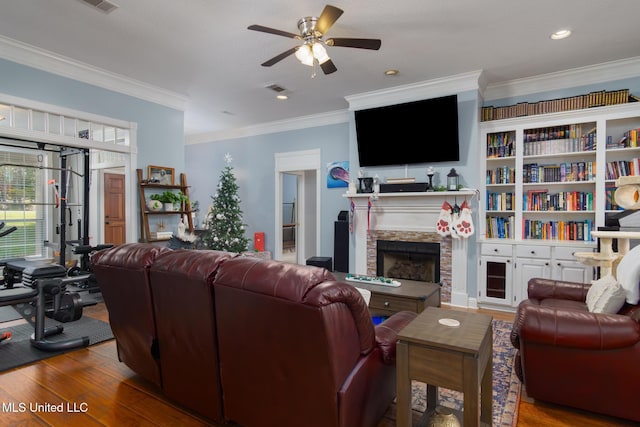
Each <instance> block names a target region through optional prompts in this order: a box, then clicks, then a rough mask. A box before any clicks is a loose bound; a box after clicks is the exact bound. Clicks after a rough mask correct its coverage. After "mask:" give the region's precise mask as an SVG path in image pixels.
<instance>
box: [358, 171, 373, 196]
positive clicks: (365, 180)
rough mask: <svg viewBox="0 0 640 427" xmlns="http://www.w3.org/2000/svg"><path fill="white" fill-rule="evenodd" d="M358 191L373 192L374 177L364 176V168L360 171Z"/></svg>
mask: <svg viewBox="0 0 640 427" xmlns="http://www.w3.org/2000/svg"><path fill="white" fill-rule="evenodd" d="M358 193H373V178H371V177H365V176H364V168H361V169H360V170H359V171H358Z"/></svg>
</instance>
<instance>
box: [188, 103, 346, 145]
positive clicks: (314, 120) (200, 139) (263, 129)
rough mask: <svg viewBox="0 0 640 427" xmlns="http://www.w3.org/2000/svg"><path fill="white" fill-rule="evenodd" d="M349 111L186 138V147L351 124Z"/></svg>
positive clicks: (332, 112)
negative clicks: (317, 127)
mask: <svg viewBox="0 0 640 427" xmlns="http://www.w3.org/2000/svg"><path fill="white" fill-rule="evenodd" d="M349 117H350V113H349V111H348V110H339V111H331V112H328V113H321V114H313V115H310V116H303V117H296V118H293V119H287V120H278V121H274V122H267V123H261V124H258V125H253V126H246V127H242V128H235V129H228V130H223V131H219V132H208V133H203V134H197V135H191V136H185V141H184V143H185V145H189V144H201V143H206V142H216V141H223V140H227V139H236V138H244V137H249V136H256V135H265V134H269V133H277V132H285V131H291V130H299V129H308V128H312V127H316V126H327V125H334V124H338V123H347V122H349Z"/></svg>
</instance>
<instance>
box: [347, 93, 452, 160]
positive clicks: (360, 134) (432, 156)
mask: <svg viewBox="0 0 640 427" xmlns="http://www.w3.org/2000/svg"><path fill="white" fill-rule="evenodd" d="M355 123H356V135H357V144H358V159H359V160H360V166H361V167H365V166H391V165H407V164H416V163H436V162H450V161H458V160H460V148H459V142H458V96H457V95H449V96H443V97H440V98H432V99H425V100H421V101H413V102H407V103H404V104H396V105H389V106H384V107H376V108H369V109H366V110H358V111H356V112H355Z"/></svg>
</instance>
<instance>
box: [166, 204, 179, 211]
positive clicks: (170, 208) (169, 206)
mask: <svg viewBox="0 0 640 427" xmlns="http://www.w3.org/2000/svg"><path fill="white" fill-rule="evenodd" d="M164 210H165V211H167V212H171V211H175V210H176V208H175V207H174V206H173V203H164Z"/></svg>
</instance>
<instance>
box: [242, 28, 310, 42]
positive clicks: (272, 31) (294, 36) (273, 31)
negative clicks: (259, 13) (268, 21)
mask: <svg viewBox="0 0 640 427" xmlns="http://www.w3.org/2000/svg"><path fill="white" fill-rule="evenodd" d="M247 29H248V30H253V31H260V32H263V33H269V34H275V35H276V36H283V37H288V38H291V39H301V37H300V34H294V33H289V32H287V31H282V30H277V29H275V28H269V27H265V26H262V25H249V26H248V27H247Z"/></svg>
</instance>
